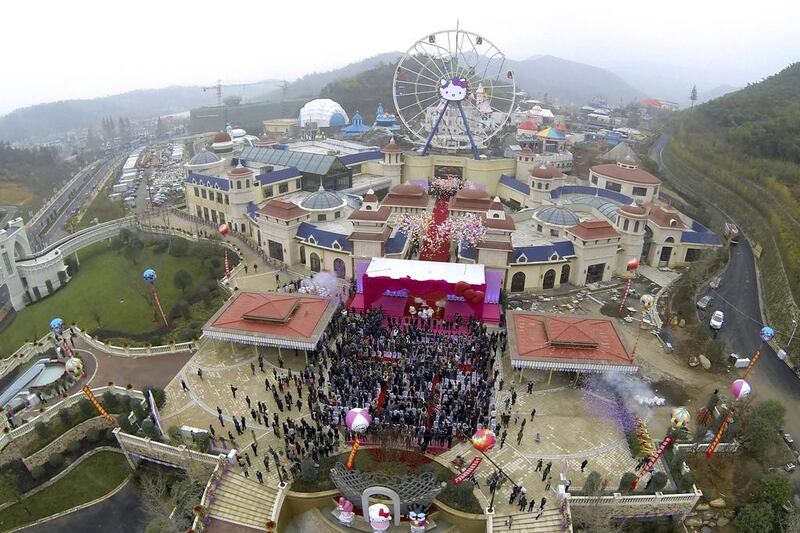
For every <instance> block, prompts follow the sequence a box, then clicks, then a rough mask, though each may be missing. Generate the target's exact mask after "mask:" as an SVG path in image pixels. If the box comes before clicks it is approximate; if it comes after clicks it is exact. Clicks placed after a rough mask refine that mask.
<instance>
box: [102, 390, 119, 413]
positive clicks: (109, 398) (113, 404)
mask: <svg viewBox="0 0 800 533" xmlns="http://www.w3.org/2000/svg"><path fill="white" fill-rule="evenodd" d="M100 404H101V405H102V406H103V407H104V408H105V409H106V411H108V412H111V413H113V412H115V411H116V410H117V407H119V399H118V398H117V395H116V394H114V393H113V392H111V391H110V390H107V391H105V392H104V393H103V395H102V396H100Z"/></svg>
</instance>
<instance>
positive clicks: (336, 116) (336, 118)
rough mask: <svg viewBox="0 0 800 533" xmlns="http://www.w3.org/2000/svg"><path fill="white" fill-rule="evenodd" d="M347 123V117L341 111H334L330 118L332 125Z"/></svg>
mask: <svg viewBox="0 0 800 533" xmlns="http://www.w3.org/2000/svg"><path fill="white" fill-rule="evenodd" d="M346 124H347V118H345V116H344V115H342V114H341V113H338V112H337V113H333V114H332V115H331V119H330V125H331V127H336V126H344V125H346Z"/></svg>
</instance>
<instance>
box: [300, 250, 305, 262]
mask: <svg viewBox="0 0 800 533" xmlns="http://www.w3.org/2000/svg"><path fill="white" fill-rule="evenodd" d="M300 263H301V264H303V265H305V264H306V247H305V246H301V247H300Z"/></svg>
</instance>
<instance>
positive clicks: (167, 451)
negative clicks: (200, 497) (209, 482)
mask: <svg viewBox="0 0 800 533" xmlns="http://www.w3.org/2000/svg"><path fill="white" fill-rule="evenodd" d="M114 435H116V437H117V442H118V443H119V447H120V448H121V449H122V451H123V452H124V453H125V456H126V457H127V458H128V461H129V462H130V463H132V464H133V461H132V459H131V456H138V457H139V458H144V459H149V460H152V461H154V462H156V463H160V464H165V465H167V466H173V467H178V468H183V469H184V470H186V473H187V474H188V475H189V476H190V477H193V478H195V479H202V480H204V481H205V480H206V479H207V478H208V476H209V475H210V474H211V472H212V471H213V470H214V469H215V467H216V466H217V465H218V464H219V461H220V460H221V459H222V458H223V457H224V456H222V455H221V454H220V455H210V454H207V453H203V452H198V451H195V450H192V449H190V448H188V447H186V446H185V445H183V444H181V445H180V446H172V445H171V444H164V443H163V442H158V441H155V440H152V439H151V438H149V437H137V436H135V435H129V434H128V433H123V432H122V431H121V430H120V428H116V429H115V430H114Z"/></svg>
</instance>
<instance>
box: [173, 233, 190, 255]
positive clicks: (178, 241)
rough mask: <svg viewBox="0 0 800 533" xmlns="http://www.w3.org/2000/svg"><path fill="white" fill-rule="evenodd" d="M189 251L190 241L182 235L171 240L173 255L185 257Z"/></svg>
mask: <svg viewBox="0 0 800 533" xmlns="http://www.w3.org/2000/svg"><path fill="white" fill-rule="evenodd" d="M188 252H189V243H188V242H187V241H185V240H184V239H182V238H180V237H175V238H171V239H170V240H169V255H171V256H173V257H184V256H186V254H187V253H188Z"/></svg>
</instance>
